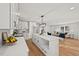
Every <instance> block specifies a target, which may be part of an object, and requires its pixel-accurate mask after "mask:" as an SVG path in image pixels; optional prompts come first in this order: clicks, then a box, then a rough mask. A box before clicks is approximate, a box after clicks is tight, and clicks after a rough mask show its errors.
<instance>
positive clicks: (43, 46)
mask: <svg viewBox="0 0 79 59" xmlns="http://www.w3.org/2000/svg"><path fill="white" fill-rule="evenodd" d="M59 39H63V38H60V37H56V36H50V35H39V34H33V36H32V41H33V43H34V44H35V45H36V46H37V47H38V48H39V49H40V50H41V51H42V52H43V53H44V54H45V55H46V56H58V55H59Z"/></svg>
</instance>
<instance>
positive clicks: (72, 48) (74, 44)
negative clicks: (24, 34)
mask: <svg viewBox="0 0 79 59" xmlns="http://www.w3.org/2000/svg"><path fill="white" fill-rule="evenodd" d="M26 42H27V45H28V47H29V50H30V52H29V56H44V54H43V53H42V52H41V51H40V50H39V48H38V47H37V46H36V45H35V44H34V43H33V42H32V40H31V39H29V40H27V41H26ZM59 55H60V56H79V40H76V39H68V38H67V39H64V41H59Z"/></svg>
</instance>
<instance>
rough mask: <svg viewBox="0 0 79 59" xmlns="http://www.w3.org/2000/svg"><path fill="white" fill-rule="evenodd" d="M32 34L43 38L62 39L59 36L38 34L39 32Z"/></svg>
mask: <svg viewBox="0 0 79 59" xmlns="http://www.w3.org/2000/svg"><path fill="white" fill-rule="evenodd" d="M34 35H37V36H39V37H41V38H44V39H45V40H49V41H51V40H56V39H63V38H60V37H57V36H50V35H39V34H34Z"/></svg>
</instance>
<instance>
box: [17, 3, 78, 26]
mask: <svg viewBox="0 0 79 59" xmlns="http://www.w3.org/2000/svg"><path fill="white" fill-rule="evenodd" d="M19 5H20V13H21V16H22V17H24V18H25V20H30V21H40V16H41V15H43V14H44V15H45V17H44V21H45V22H46V23H47V24H49V25H53V24H61V23H68V22H75V21H78V20H79V4H78V3H75V4H74V3H63V4H62V3H23V4H19ZM71 7H75V9H73V10H70V8H71Z"/></svg>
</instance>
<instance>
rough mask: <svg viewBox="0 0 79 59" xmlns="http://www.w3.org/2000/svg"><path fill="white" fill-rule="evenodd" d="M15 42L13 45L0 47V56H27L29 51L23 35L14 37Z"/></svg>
mask: <svg viewBox="0 0 79 59" xmlns="http://www.w3.org/2000/svg"><path fill="white" fill-rule="evenodd" d="M16 39H17V42H16V44H15V45H13V46H2V47H0V56H27V55H28V53H29V50H28V47H27V44H26V42H25V40H24V38H23V37H16Z"/></svg>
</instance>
